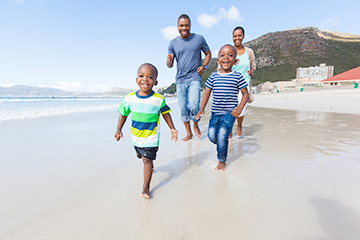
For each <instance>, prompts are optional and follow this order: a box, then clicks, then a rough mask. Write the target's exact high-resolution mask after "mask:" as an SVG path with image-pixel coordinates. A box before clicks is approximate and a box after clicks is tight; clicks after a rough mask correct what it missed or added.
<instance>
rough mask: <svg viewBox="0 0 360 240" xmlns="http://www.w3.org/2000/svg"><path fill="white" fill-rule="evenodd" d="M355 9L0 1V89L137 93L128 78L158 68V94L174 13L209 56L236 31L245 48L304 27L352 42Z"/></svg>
mask: <svg viewBox="0 0 360 240" xmlns="http://www.w3.org/2000/svg"><path fill="white" fill-rule="evenodd" d="M359 9H360V1H359V0H356V1H355V0H342V1H339V0H329V1H325V0H318V1H308V0H304V1H296V2H293V1H287V0H274V1H264V0H259V1H252V2H251V1H239V0H238V1H234V0H229V1H213V0H208V1H193V0H192V1H188V0H185V1H181V2H180V1H179V2H177V1H175V2H174V1H143V0H138V1H114V0H103V1H96V0H87V1H85V0H52V1H49V0H0V86H10V85H14V84H23V85H31V86H44V87H56V88H60V89H63V90H70V91H93V92H94V91H99V92H104V91H107V90H110V89H111V88H112V87H129V88H137V85H136V83H135V78H136V71H137V68H138V66H139V65H140V64H142V63H144V62H151V63H153V64H154V65H155V66H156V67H157V68H158V70H159V76H158V81H159V85H158V86H167V85H170V84H171V83H173V82H174V77H175V68H176V66H174V68H172V69H169V68H167V67H166V65H165V62H166V55H167V47H168V44H169V39H171V38H172V37H175V36H176V35H177V30H176V23H177V18H178V16H179V15H180V14H182V13H186V14H188V15H189V16H190V18H191V20H192V26H191V32H194V33H198V34H202V35H203V36H204V37H205V39H206V40H207V42H208V44H209V46H210V49H211V51H212V53H213V56H214V55H215V54H216V53H217V51H218V49H219V48H220V47H221V46H222V45H224V44H226V43H232V38H231V33H232V30H233V28H234V27H236V26H239V25H240V26H243V27H244V28H245V31H246V32H245V33H246V35H245V40H244V41H245V42H246V41H250V40H252V39H255V38H257V37H260V36H261V35H264V34H266V33H269V32H276V31H284V30H290V29H293V28H296V27H310V26H313V27H318V28H320V29H322V30H332V31H338V32H343V33H352V34H355V35H360V25H359V22H360V14H359Z"/></svg>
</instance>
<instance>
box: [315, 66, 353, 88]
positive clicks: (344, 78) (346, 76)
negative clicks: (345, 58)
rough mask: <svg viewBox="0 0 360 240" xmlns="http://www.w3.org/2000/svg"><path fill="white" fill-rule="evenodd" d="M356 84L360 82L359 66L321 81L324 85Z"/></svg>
mask: <svg viewBox="0 0 360 240" xmlns="http://www.w3.org/2000/svg"><path fill="white" fill-rule="evenodd" d="M358 82H360V66H359V67H357V68H353V69H350V70H349V71H345V72H343V73H340V74H338V75H335V76H333V77H331V78H328V79H325V80H322V81H321V83H322V84H324V85H338V84H349V83H358Z"/></svg>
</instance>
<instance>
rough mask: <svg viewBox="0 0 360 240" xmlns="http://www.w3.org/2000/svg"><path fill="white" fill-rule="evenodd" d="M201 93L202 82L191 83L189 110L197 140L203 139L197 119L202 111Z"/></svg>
mask: <svg viewBox="0 0 360 240" xmlns="http://www.w3.org/2000/svg"><path fill="white" fill-rule="evenodd" d="M200 92H201V82H200V81H192V82H190V83H189V88H188V108H189V112H190V118H191V120H193V122H194V133H195V136H196V137H197V138H201V131H200V128H199V125H198V122H199V120H200V119H196V115H197V113H198V112H199V110H200V107H199V105H200Z"/></svg>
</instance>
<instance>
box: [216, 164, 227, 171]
mask: <svg viewBox="0 0 360 240" xmlns="http://www.w3.org/2000/svg"><path fill="white" fill-rule="evenodd" d="M225 169H226V163H225V162H219V164H218V165H217V167H216V168H215V171H224V170H225Z"/></svg>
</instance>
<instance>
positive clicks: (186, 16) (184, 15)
mask: <svg viewBox="0 0 360 240" xmlns="http://www.w3.org/2000/svg"><path fill="white" fill-rule="evenodd" d="M181 18H184V19H189V22H190V23H191V20H190V18H189V16H188V15H187V14H181V15H180V17H179V18H178V22H179V20H180V19H181Z"/></svg>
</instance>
